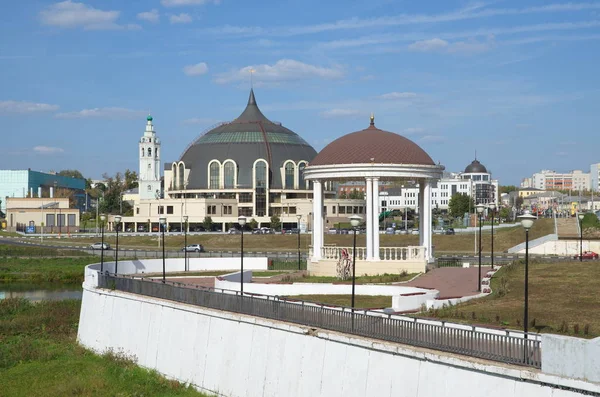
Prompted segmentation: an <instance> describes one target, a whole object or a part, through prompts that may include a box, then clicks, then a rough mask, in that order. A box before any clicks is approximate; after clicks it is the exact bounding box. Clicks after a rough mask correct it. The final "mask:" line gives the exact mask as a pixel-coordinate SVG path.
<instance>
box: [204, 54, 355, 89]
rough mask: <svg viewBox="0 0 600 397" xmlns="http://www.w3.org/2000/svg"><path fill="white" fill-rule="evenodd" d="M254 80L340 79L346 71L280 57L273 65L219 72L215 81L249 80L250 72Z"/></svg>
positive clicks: (222, 82)
mask: <svg viewBox="0 0 600 397" xmlns="http://www.w3.org/2000/svg"><path fill="white" fill-rule="evenodd" d="M251 72H252V73H253V76H254V80H255V81H257V82H259V83H260V82H263V83H277V82H283V81H298V80H304V79H310V78H321V79H327V80H329V79H339V78H341V77H343V76H344V71H343V70H342V69H341V68H340V67H337V66H334V67H331V68H327V67H322V66H316V65H310V64H308V63H303V62H299V61H295V60H293V59H280V60H279V61H277V62H276V63H275V64H273V65H266V64H263V65H251V66H246V67H243V68H241V69H238V70H233V71H230V72H227V73H221V74H219V75H218V76H217V77H216V79H215V82H216V83H218V84H226V83H232V82H238V81H248V80H249V79H250V73H251Z"/></svg>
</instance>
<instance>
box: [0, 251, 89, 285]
mask: <svg viewBox="0 0 600 397" xmlns="http://www.w3.org/2000/svg"><path fill="white" fill-rule="evenodd" d="M96 262H98V258H95V257H84V258H4V259H2V260H0V281H32V282H61V283H81V282H83V272H84V268H85V266H87V265H89V264H91V263H96Z"/></svg>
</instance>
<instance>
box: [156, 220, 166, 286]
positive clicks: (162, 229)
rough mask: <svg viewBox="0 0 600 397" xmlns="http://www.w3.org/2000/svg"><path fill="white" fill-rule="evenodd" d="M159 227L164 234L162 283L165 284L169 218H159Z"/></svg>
mask: <svg viewBox="0 0 600 397" xmlns="http://www.w3.org/2000/svg"><path fill="white" fill-rule="evenodd" d="M158 227H160V230H161V233H162V251H163V252H162V257H163V279H162V282H163V284H164V283H165V282H166V278H165V271H166V269H165V227H167V218H165V217H164V216H161V217H160V218H158Z"/></svg>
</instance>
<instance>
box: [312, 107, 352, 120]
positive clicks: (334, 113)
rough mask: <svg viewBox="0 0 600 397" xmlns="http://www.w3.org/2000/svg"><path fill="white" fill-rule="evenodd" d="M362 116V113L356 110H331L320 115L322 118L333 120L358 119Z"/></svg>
mask: <svg viewBox="0 0 600 397" xmlns="http://www.w3.org/2000/svg"><path fill="white" fill-rule="evenodd" d="M361 114H362V112H361V111H359V110H356V109H330V110H325V111H324V112H321V113H320V116H321V117H322V118H324V119H332V118H337V117H357V116H360V115H361Z"/></svg>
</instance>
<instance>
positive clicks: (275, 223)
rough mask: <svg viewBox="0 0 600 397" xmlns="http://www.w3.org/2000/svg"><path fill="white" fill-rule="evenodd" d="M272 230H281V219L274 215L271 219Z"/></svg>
mask: <svg viewBox="0 0 600 397" xmlns="http://www.w3.org/2000/svg"><path fill="white" fill-rule="evenodd" d="M271 228H272V229H274V230H280V229H281V220H280V219H279V217H278V216H277V215H273V216H272V217H271Z"/></svg>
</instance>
